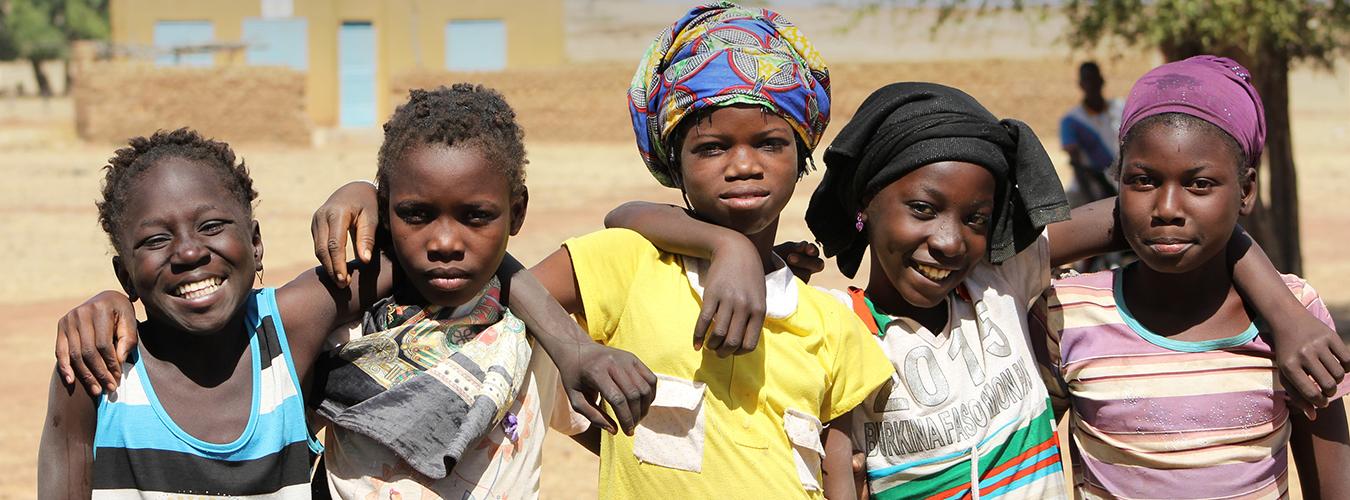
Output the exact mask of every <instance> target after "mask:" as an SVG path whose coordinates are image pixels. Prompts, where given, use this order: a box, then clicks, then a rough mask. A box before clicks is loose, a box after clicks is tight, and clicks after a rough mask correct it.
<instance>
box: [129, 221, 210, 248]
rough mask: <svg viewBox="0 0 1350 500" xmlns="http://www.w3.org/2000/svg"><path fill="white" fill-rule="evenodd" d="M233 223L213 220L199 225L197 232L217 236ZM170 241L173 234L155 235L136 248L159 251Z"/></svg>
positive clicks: (141, 242) (138, 244) (142, 241)
mask: <svg viewBox="0 0 1350 500" xmlns="http://www.w3.org/2000/svg"><path fill="white" fill-rule="evenodd" d="M232 223H234V221H231V220H228V219H211V220H208V221H206V222H203V223H201V224H199V225H198V226H197V232H199V233H201V234H204V235H206V236H215V235H218V234H220V233H222V232H224V231H225V227H226V226H229V225H230V224H232ZM170 241H173V236H172V235H171V234H169V233H167V232H164V233H155V234H152V235H150V236H148V237H146V238H145V239H143V240H141V241H140V243H137V245H136V246H138V247H143V248H147V249H150V250H157V249H161V248H164V247H165V246H168V244H169V242H170Z"/></svg>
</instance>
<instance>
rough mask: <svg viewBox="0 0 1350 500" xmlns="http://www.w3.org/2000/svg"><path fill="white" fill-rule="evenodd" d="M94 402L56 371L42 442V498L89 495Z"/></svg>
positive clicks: (48, 401)
mask: <svg viewBox="0 0 1350 500" xmlns="http://www.w3.org/2000/svg"><path fill="white" fill-rule="evenodd" d="M95 420H96V419H95V410H94V401H93V399H91V398H90V397H89V396H86V395H85V394H84V391H80V390H76V389H75V388H73V387H67V386H66V384H63V383H62V380H61V378H60V375H59V374H56V373H53V374H52V380H51V383H50V389H48V394H47V417H46V418H45V419H43V421H42V441H41V444H39V445H38V498H40V499H42V500H56V499H70V498H89V497H90V495H91V494H92V493H91V485H90V480H89V478H90V474H91V473H90V471H91V469H92V465H93V463H94V425H95Z"/></svg>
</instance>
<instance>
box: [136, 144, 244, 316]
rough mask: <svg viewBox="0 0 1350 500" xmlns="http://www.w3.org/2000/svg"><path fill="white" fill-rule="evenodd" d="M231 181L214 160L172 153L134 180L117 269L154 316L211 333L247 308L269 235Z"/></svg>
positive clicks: (147, 310)
mask: <svg viewBox="0 0 1350 500" xmlns="http://www.w3.org/2000/svg"><path fill="white" fill-rule="evenodd" d="M225 182H227V181H226V179H225V178H224V176H223V175H222V174H220V173H218V172H216V171H214V170H213V169H212V168H211V167H210V166H208V165H201V164H199V163H196V162H194V161H191V160H185V159H181V158H175V157H170V158H165V159H162V160H160V161H159V162H158V163H157V164H156V165H154V166H152V167H150V168H149V169H148V170H146V171H145V172H143V173H142V174H141V175H140V178H139V179H137V180H135V181H133V182H132V183H131V186H130V190H131V192H130V193H128V196H127V199H128V200H129V202H128V203H127V205H126V208H125V212H124V219H123V220H125V221H127V222H126V223H124V224H122V225H121V228H120V229H119V231H118V233H117V235H116V238H115V241H116V245H117V249H118V256H117V257H115V258H114V259H113V269H114V270H115V271H116V272H117V277H118V280H120V281H121V282H122V287H123V289H125V290H126V291H127V294H128V295H130V296H131V297H132V298H139V299H140V300H142V301H143V303H144V304H145V309H146V313H147V315H148V316H149V317H150V319H151V321H154V322H157V323H161V324H164V325H166V326H169V327H171V328H174V329H177V330H180V331H184V332H187V333H192V334H211V333H215V332H219V331H221V330H222V329H224V328H225V327H226V326H227V325H228V323H229V322H230V320H231V319H233V318H234V317H235V316H236V315H237V314H239V313H242V312H243V309H244V308H243V306H244V305H245V300H247V298H248V294H249V291H250V290H251V289H252V288H253V276H254V273H256V272H258V271H259V270H260V269H262V254H263V247H262V237H261V233H260V232H259V229H258V223H257V222H256V221H254V220H253V219H251V218H250V217H249V215H248V211H247V210H246V208H245V207H244V206H242V205H241V204H240V203H239V202H238V201H237V200H238V196H236V195H234V194H233V193H231V192H230V190H229V188H227V187H226V186H225Z"/></svg>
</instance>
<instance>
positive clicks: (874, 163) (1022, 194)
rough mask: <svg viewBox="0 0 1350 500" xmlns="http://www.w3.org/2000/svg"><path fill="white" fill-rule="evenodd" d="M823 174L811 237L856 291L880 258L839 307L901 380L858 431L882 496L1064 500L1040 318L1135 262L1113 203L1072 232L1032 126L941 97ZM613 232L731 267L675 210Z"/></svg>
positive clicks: (886, 118)
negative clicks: (1050, 300)
mask: <svg viewBox="0 0 1350 500" xmlns="http://www.w3.org/2000/svg"><path fill="white" fill-rule="evenodd" d="M824 159H825V164H826V167H827V170H826V173H825V179H823V181H822V183H821V185H820V186H819V188H818V189H817V190H816V192H815V194H814V195H813V196H812V199H811V205H810V207H809V208H808V210H807V214H806V219H807V223H808V225H809V226H810V228H811V230H812V232H813V233H814V234H815V236H816V238H817V239H818V240H819V242H820V243H821V244H822V246H823V247H824V250H825V254H826V255H827V256H833V257H835V258H836V261H837V264H838V265H839V269H840V271H841V272H843V273H844V274H845V275H847V276H849V277H853V276H854V275H855V274H856V273H857V271H858V269H859V267H860V264H861V262H862V258H863V254H864V253H865V252H864V251H865V250H866V249H867V248H868V247H869V246H870V247H871V248H872V252H871V255H872V256H871V271H870V275H869V277H868V280H867V288H866V289H865V290H864V289H858V288H850V289H849V290H848V291H847V292H845V291H836V292H835V295H836V296H837V298H839V299H840V300H843V301H845V302H846V303H848V304H850V305H851V306H852V307H853V309H854V311H855V312H857V313H858V315H859V316H860V317H861V318H862V319H863V321H864V322H865V323H867V324H868V326H869V327H870V328H871V330H872V331H873V333H874V334H875V335H876V337H877V338H878V340H879V342H880V343H881V344H882V346H883V349H884V350H885V351H886V353H887V356H888V357H889V358H890V359H891V362H892V364H893V365H894V366H895V368H896V372H897V373H896V376H895V378H894V379H893V380H892V382H891V383H890V384H888V385H887V386H883V388H882V389H881V390H879V391H877V392H876V393H874V394H872V395H871V396H870V397H869V398H868V399H867V401H865V402H864V403H863V404H862V405H860V406H859V407H858V409H856V410H855V411H854V415H853V418H852V419H845V425H844V426H843V427H848V429H846V430H845V432H846V433H848V434H850V435H851V441H852V443H851V445H852V446H854V448H855V449H859V450H862V452H863V453H864V454H865V456H866V466H865V468H866V475H867V485H868V487H869V488H870V490H871V492H872V493H873V494H874V495H875V496H877V497H881V498H892V497H894V498H909V497H928V496H933V495H941V496H947V495H955V496H965V495H969V496H971V497H976V498H978V497H979V496H981V495H1000V496H1011V498H1057V497H1063V496H1064V495H1065V492H1064V490H1063V480H1062V479H1061V478H1060V477H1059V473H1060V472H1061V471H1060V465H1059V464H1060V460H1059V448H1058V439H1057V437H1056V436H1055V433H1054V428H1055V417H1056V416H1057V415H1056V414H1055V413H1054V412H1053V411H1052V409H1051V408H1050V405H1049V400H1048V392H1047V389H1046V386H1045V385H1044V384H1043V383H1042V381H1041V377H1040V376H1039V375H1038V368H1037V366H1036V364H1035V361H1034V358H1033V357H1032V355H1031V350H1030V344H1031V342H1032V341H1033V339H1032V338H1031V335H1029V334H1028V328H1027V310H1028V308H1029V306H1030V305H1031V304H1032V302H1034V301H1035V300H1036V299H1037V298H1038V297H1039V296H1040V294H1041V292H1043V291H1044V290H1045V289H1046V287H1048V286H1049V284H1050V270H1051V268H1052V266H1060V265H1064V264H1067V263H1069V262H1073V261H1075V260H1078V259H1081V258H1084V257H1088V256H1091V255H1095V254H1098V253H1102V252H1107V251H1112V250H1118V249H1121V248H1123V246H1124V245H1123V241H1122V240H1121V239H1120V238H1118V237H1117V236H1116V233H1115V230H1114V227H1115V219H1114V217H1113V209H1114V206H1115V200H1114V198H1111V199H1107V200H1102V201H1099V202H1096V203H1093V204H1089V205H1086V206H1084V207H1080V208H1079V209H1076V210H1074V211H1073V218H1072V219H1069V210H1068V204H1067V202H1066V201H1065V198H1064V193H1063V190H1062V187H1061V184H1060V182H1059V178H1058V176H1057V175H1056V174H1055V170H1054V168H1053V164H1052V163H1051V161H1050V158H1049V157H1048V155H1047V154H1046V152H1045V150H1044V148H1043V147H1042V146H1041V144H1040V142H1039V140H1038V139H1037V137H1036V135H1035V134H1034V133H1033V132H1032V131H1031V129H1030V128H1029V127H1028V126H1027V125H1026V124H1024V123H1022V122H1019V121H1016V120H999V119H997V118H995V117H994V116H993V115H992V114H991V113H990V112H989V111H988V110H986V109H985V108H984V107H983V106H982V105H980V104H979V102H978V101H976V100H975V99H974V98H972V97H971V96H969V95H967V94H966V93H964V92H962V91H960V90H957V89H954V88H951V87H946V86H943V85H938V84H932V83H897V84H892V85H888V86H886V87H883V88H881V89H879V90H877V91H876V92H874V93H873V94H872V95H871V96H870V97H868V99H867V100H866V101H864V102H863V104H862V106H861V107H860V108H859V110H858V112H857V113H856V114H855V115H854V117H853V119H852V120H851V121H850V122H849V123H848V124H847V125H846V126H845V127H844V130H842V131H841V132H840V133H839V135H838V137H836V138H835V140H834V142H833V143H832V144H831V145H830V147H829V149H828V150H827V151H826V153H825V157H824ZM607 223H610V224H612V225H619V226H624V227H630V228H633V229H636V230H638V231H639V232H641V233H642V234H644V235H646V236H647V237H649V238H651V239H652V240H653V241H655V242H656V243H657V245H658V246H662V247H669V248H675V249H681V248H684V249H689V248H696V249H699V251H700V252H705V253H707V254H712V255H726V254H727V250H728V249H727V248H716V249H710V248H701V247H700V245H707V244H708V242H707V241H706V240H703V239H702V237H700V236H699V235H701V234H706V230H705V229H706V228H705V227H704V226H705V225H704V224H703V223H700V222H698V221H694V220H692V219H690V218H688V217H686V216H684V215H683V214H682V213H681V212H680V211H678V210H676V209H674V208H671V207H666V206H653V205H636V204H629V205H626V206H625V207H621V208H620V209H618V210H616V211H615V212H614V213H611V216H610V217H609V218H608V219H607ZM1047 227H1048V230H1046V228H1047ZM1233 240H1234V241H1235V243H1234V245H1236V246H1235V247H1230V253H1231V254H1232V255H1235V256H1239V255H1243V254H1244V253H1243V251H1244V250H1245V248H1246V247H1245V245H1244V244H1249V243H1250V240H1249V239H1248V238H1246V237H1245V236H1244V237H1242V238H1234V239H1233ZM1051 241H1053V242H1054V244H1053V245H1051V244H1050V242H1051ZM1238 241H1241V242H1242V243H1237V242H1238ZM719 252H721V253H719ZM795 257H797V258H798V259H799V260H800V258H802V257H805V256H803V255H796V256H795ZM727 258H728V259H730V257H727ZM792 260H793V259H792V258H789V261H790V262H791V261H792ZM1235 271H1236V276H1237V277H1238V279H1239V280H1242V279H1243V277H1244V276H1245V277H1246V281H1247V282H1249V283H1257V286H1253V287H1250V288H1252V289H1253V292H1254V293H1258V294H1261V293H1265V292H1269V291H1270V290H1278V288H1275V287H1273V286H1269V285H1264V286H1263V285H1261V284H1262V283H1279V281H1278V279H1279V278H1278V276H1277V275H1276V274H1275V273H1274V269H1273V267H1272V266H1271V265H1270V264H1269V262H1268V261H1267V260H1266V259H1265V258H1264V256H1263V255H1261V254H1260V252H1255V253H1254V255H1252V256H1251V257H1245V258H1243V259H1241V260H1240V261H1239V262H1238V264H1237V265H1236V269H1235ZM726 272H728V273H734V272H739V270H728V271H726ZM748 274H749V273H748V272H747V275H748ZM721 282H723V283H729V284H730V287H732V288H734V287H736V286H738V284H739V283H753V282H752V281H750V280H749V278H748V276H747V278H745V279H723V280H722V281H721ZM723 295H725V296H731V297H736V296H745V295H753V294H746V293H744V292H743V291H741V290H736V291H732V292H726V293H724V294H723ZM1265 295H1267V296H1268V297H1269V300H1270V301H1269V302H1265V303H1264V304H1265V305H1266V306H1267V307H1269V308H1270V309H1271V310H1279V311H1281V313H1279V314H1275V315H1269V314H1268V315H1265V316H1266V317H1270V318H1276V317H1279V316H1280V314H1290V313H1292V312H1293V311H1304V310H1303V309H1302V307H1301V306H1300V305H1299V304H1298V302H1297V301H1296V300H1288V301H1281V300H1280V298H1279V297H1278V296H1272V294H1269V293H1265ZM1284 298H1285V299H1288V298H1290V297H1288V296H1286V297H1284ZM727 302H729V303H733V305H725V304H723V305H720V306H719V307H721V308H729V309H734V308H735V307H736V306H735V305H734V302H735V301H727ZM746 302H748V303H749V305H747V306H745V307H753V306H754V304H753V302H754V301H753V300H750V301H746ZM761 307H762V306H761ZM1283 311H1289V313H1286V312H1283ZM1300 314H1301V315H1302V316H1308V315H1307V313H1306V312H1302V313H1300ZM726 317H738V316H737V315H736V314H734V313H728V314H726ZM1291 317H1292V316H1291ZM1277 327H1278V325H1277ZM1300 328H1302V324H1295V321H1294V320H1290V321H1289V322H1287V323H1286V325H1284V327H1283V330H1284V331H1285V332H1289V334H1288V335H1291V336H1288V337H1286V339H1287V340H1286V341H1285V342H1279V341H1278V340H1277V342H1279V343H1281V344H1285V345H1299V344H1300V343H1301V342H1303V339H1304V338H1312V336H1314V335H1325V334H1327V333H1328V332H1325V331H1318V330H1314V329H1305V330H1303V331H1300ZM714 329H716V327H714ZM1286 356H1287V354H1286ZM1290 359H1292V358H1290ZM1290 364H1291V366H1298V365H1297V363H1290ZM1298 375H1300V376H1303V377H1305V378H1306V375H1304V374H1303V372H1301V371H1300V372H1299V373H1298ZM1315 392H1316V390H1308V391H1305V393H1306V394H1308V395H1309V397H1312V396H1313V395H1314V394H1315ZM826 446H827V447H830V446H831V444H829V443H827V445H826ZM832 466H833V467H838V465H837V464H835V465H832V464H826V467H827V477H828V476H829V474H828V472H830V471H831V469H830V468H831V467H832ZM834 471H835V472H836V474H846V473H847V472H846V471H840V470H838V469H834Z"/></svg>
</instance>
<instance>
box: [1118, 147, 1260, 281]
mask: <svg viewBox="0 0 1350 500" xmlns="http://www.w3.org/2000/svg"><path fill="white" fill-rule="evenodd" d="M1138 126H1139V127H1146V128H1145V129H1143V130H1141V131H1139V132H1138V134H1137V135H1134V134H1132V137H1131V138H1130V139H1129V141H1128V147H1127V148H1126V150H1125V151H1123V152H1122V154H1123V156H1122V157H1121V172H1120V185H1121V190H1120V198H1119V203H1120V222H1121V225H1122V228H1123V231H1124V235H1125V239H1126V241H1128V242H1129V243H1130V247H1131V248H1133V249H1134V251H1135V253H1136V254H1138V255H1139V258H1140V259H1141V260H1143V261H1144V263H1145V264H1146V265H1148V267H1149V268H1151V269H1153V270H1155V271H1159V272H1164V273H1184V272H1188V271H1192V270H1195V269H1197V268H1199V267H1201V266H1202V265H1203V264H1205V263H1207V262H1209V261H1210V259H1212V258H1214V257H1215V256H1218V255H1219V254H1221V253H1222V252H1223V251H1224V248H1226V247H1227V245H1228V238H1229V237H1230V236H1231V235H1232V232H1233V227H1234V225H1236V224H1237V219H1238V216H1239V215H1246V214H1247V213H1248V212H1250V211H1251V207H1252V203H1253V202H1254V201H1255V193H1256V190H1255V186H1256V184H1255V183H1256V175H1255V172H1254V171H1253V170H1252V169H1249V168H1245V167H1244V168H1242V169H1241V172H1242V174H1241V175H1239V168H1238V166H1237V165H1238V161H1239V159H1238V158H1237V156H1236V155H1235V154H1234V153H1233V147H1231V146H1230V145H1229V144H1227V143H1226V142H1227V138H1226V137H1224V136H1222V135H1221V134H1223V132H1221V131H1219V130H1218V129H1212V130H1211V129H1209V127H1202V126H1171V125H1167V124H1164V123H1157V124H1149V123H1142V124H1140V125H1138Z"/></svg>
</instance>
